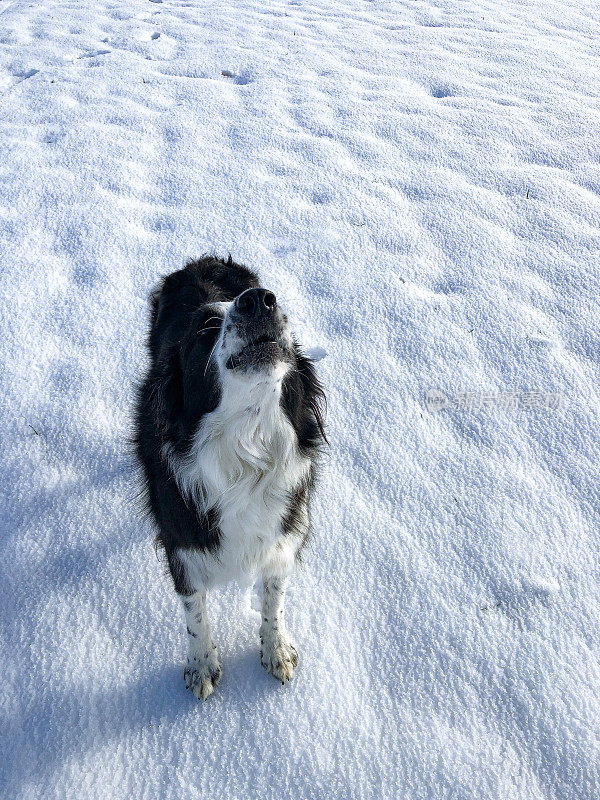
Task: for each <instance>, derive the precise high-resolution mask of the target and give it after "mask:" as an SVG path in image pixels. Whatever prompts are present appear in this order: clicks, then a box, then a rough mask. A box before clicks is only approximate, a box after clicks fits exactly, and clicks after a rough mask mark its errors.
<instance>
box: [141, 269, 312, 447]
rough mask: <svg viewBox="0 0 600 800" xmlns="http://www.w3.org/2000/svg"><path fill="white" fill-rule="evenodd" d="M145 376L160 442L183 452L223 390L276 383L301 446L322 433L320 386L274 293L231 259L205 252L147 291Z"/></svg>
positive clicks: (254, 391) (247, 391) (234, 394)
mask: <svg viewBox="0 0 600 800" xmlns="http://www.w3.org/2000/svg"><path fill="white" fill-rule="evenodd" d="M151 307H152V310H151V329H150V337H149V342H148V344H149V349H150V355H151V360H152V366H151V371H150V381H151V384H152V395H153V398H154V406H155V415H156V418H157V422H158V423H159V428H160V429H161V431H162V433H163V436H164V441H165V442H168V443H169V444H171V445H172V446H174V447H176V448H179V447H181V448H182V449H184V448H185V447H186V446H187V444H189V440H190V437H191V435H192V434H193V432H194V430H195V429H196V428H197V424H198V423H199V421H200V420H201V418H202V416H203V415H204V414H207V413H210V412H211V411H213V410H214V409H215V408H216V407H217V406H218V405H219V403H220V402H221V400H222V398H223V396H224V395H226V396H227V397H228V398H240V399H241V401H242V402H243V401H244V397H251V396H252V401H256V400H257V399H259V398H258V397H257V395H259V394H261V393H267V392H271V391H273V390H274V389H277V388H280V393H281V404H282V406H283V408H284V410H285V412H286V414H287V416H288V418H289V419H290V421H291V423H292V425H293V426H294V428H295V430H296V433H297V435H298V442H299V445H300V447H301V449H306V450H310V449H311V448H314V447H316V446H318V444H319V443H320V441H321V440H322V439H323V438H324V431H323V418H322V412H321V401H323V400H324V394H323V390H322V389H321V386H320V385H319V382H318V380H317V378H316V375H315V373H314V369H313V366H312V363H311V361H310V360H309V359H308V358H307V357H306V356H305V355H304V354H303V353H302V351H301V349H300V347H299V345H298V343H297V342H296V340H295V338H294V336H293V334H292V332H291V330H290V326H289V322H288V318H287V316H286V315H285V314H284V313H283V311H282V310H281V308H280V306H279V304H278V302H277V299H276V297H275V295H274V294H273V292H271V291H269V290H267V289H264V288H262V287H261V286H260V284H259V280H258V277H257V276H256V274H255V273H254V272H252V271H251V270H249V269H247V268H246V267H244V266H242V265H240V264H236V263H235V262H233V261H232V260H231V257H230V258H229V260H228V261H223V260H221V259H217V258H212V257H207V258H203V259H200V260H199V261H195V262H191V263H190V264H188V265H187V266H186V267H185V268H184V269H182V270H179V271H177V272H174V273H172V274H171V275H168V276H167V277H166V278H165V279H164V280H163V281H162V282H161V284H160V285H159V286H158V287H157V288H156V289H155V290H154V292H153V293H152V295H151Z"/></svg>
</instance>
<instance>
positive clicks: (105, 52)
mask: <svg viewBox="0 0 600 800" xmlns="http://www.w3.org/2000/svg"><path fill="white" fill-rule="evenodd" d="M109 53H110V50H92V51H91V52H89V53H82V54H81V55H80V56H77V58H96V56H106V55H108V54H109Z"/></svg>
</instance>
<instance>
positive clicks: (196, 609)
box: [181, 592, 221, 700]
mask: <svg viewBox="0 0 600 800" xmlns="http://www.w3.org/2000/svg"><path fill="white" fill-rule="evenodd" d="M181 599H182V601H183V607H184V609H185V622H186V625H187V632H188V645H189V652H188V659H187V666H186V668H185V672H184V677H185V684H186V688H187V689H191V690H192V692H193V693H194V694H195V695H196V697H197V698H198V700H206V698H207V697H208V696H209V695H211V694H212V693H213V692H214V690H215V688H216V686H217V684H218V682H219V678H220V677H221V667H220V665H219V659H218V657H217V646H216V644H215V643H214V642H213V640H212V636H211V633H210V625H209V622H208V616H207V613H206V593H205V592H195V593H194V594H191V595H188V596H182V597H181Z"/></svg>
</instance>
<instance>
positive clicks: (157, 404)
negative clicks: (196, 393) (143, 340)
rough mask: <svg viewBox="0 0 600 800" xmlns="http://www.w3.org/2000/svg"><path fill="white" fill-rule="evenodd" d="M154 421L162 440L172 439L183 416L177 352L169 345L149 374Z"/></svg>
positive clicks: (179, 366)
mask: <svg viewBox="0 0 600 800" xmlns="http://www.w3.org/2000/svg"><path fill="white" fill-rule="evenodd" d="M150 398H151V403H152V411H153V414H154V419H155V422H156V425H157V428H158V430H159V431H160V433H161V436H162V437H163V438H164V439H167V440H169V439H174V438H175V437H176V436H177V434H178V430H179V427H180V425H181V420H182V415H183V373H182V370H181V363H180V359H179V351H178V348H177V347H176V346H173V345H171V346H170V347H168V348H165V349H164V350H163V352H162V353H161V356H160V358H159V360H158V361H157V362H156V363H155V364H154V367H153V368H152V371H151V373H150Z"/></svg>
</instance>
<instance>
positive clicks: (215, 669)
mask: <svg viewBox="0 0 600 800" xmlns="http://www.w3.org/2000/svg"><path fill="white" fill-rule="evenodd" d="M183 677H184V678H185V688H186V689H191V690H192V692H193V693H194V695H195V696H196V697H197V698H198V700H206V698H207V697H210V695H211V694H212V693H213V692H214V690H215V689H216V688H217V684H218V683H219V680H220V678H221V666H220V664H219V659H218V658H217V651H216V649H214V648H213V649H211V650H210V651H209V652H208V653H190V655H189V656H188V660H187V666H186V668H185V671H184V673H183Z"/></svg>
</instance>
